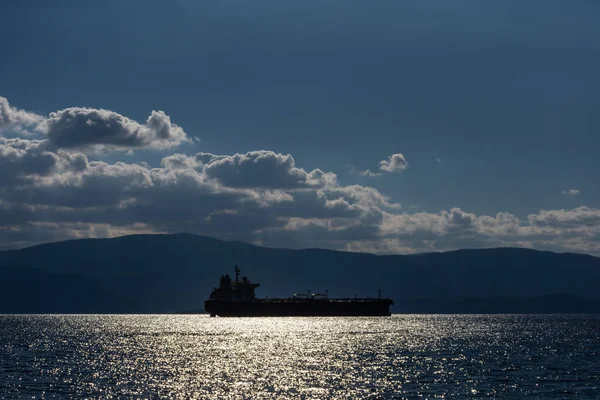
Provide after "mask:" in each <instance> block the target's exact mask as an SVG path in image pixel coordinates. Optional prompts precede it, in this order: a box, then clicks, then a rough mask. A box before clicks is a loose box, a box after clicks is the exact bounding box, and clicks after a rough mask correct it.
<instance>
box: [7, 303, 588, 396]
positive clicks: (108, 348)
mask: <svg viewBox="0 0 600 400" xmlns="http://www.w3.org/2000/svg"><path fill="white" fill-rule="evenodd" d="M598 332H600V318H599V317H597V316H516V315H512V316H511V315H508V316H451V315H450V316H441V315H440V316H436V315H433V316H414V315H413V316H411V315H402V316H400V315H396V316H393V317H391V318H385V317H383V318H381V317H375V318H209V317H207V316H203V315H192V316H182V315H173V316H168V315H135V316H96V315H75V316H0V339H1V341H0V356H1V357H0V398H10V397H11V396H12V397H18V396H24V395H28V396H30V397H32V396H33V397H34V398H37V397H40V396H42V394H43V396H44V397H45V398H53V397H56V398H59V397H93V398H110V397H122V396H126V397H141V398H240V399H241V398H255V399H256V398H275V397H292V398H307V399H308V398H344V399H346V398H414V397H415V396H417V395H421V396H422V397H424V398H445V397H452V398H456V397H457V396H461V397H462V396H464V397H473V396H475V397H488V396H491V397H494V396H501V397H503V398H507V397H509V398H510V397H512V398H521V397H524V396H533V397H535V398H539V397H547V398H565V397H572V398H578V399H581V398H597V397H596V396H597V393H598V391H599V390H600V357H599V356H600V343H599V341H598Z"/></svg>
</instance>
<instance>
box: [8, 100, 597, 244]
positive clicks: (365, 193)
mask: <svg viewBox="0 0 600 400" xmlns="http://www.w3.org/2000/svg"><path fill="white" fill-rule="evenodd" d="M7 104H8V103H7V102H5V103H2V107H3V110H2V113H3V117H2V118H3V121H4V124H5V125H4V126H9V125H10V126H16V125H19V124H21V126H26V125H27V126H30V125H32V124H36V123H39V119H37V118H36V117H35V116H34V117H32V116H31V115H29V114H28V113H26V112H22V111H19V110H15V109H13V108H10V107H9V106H8V105H7ZM6 110H8V111H6ZM82 110H83V111H82ZM71 118H73V119H74V120H72V119H71ZM49 120H53V121H56V122H51V123H49V122H48V121H49ZM6 121H9V122H6ZM28 124H29V125H28ZM102 124H109V125H110V126H109V127H106V126H104V127H103V128H102V126H101V125H102ZM113 124H116V125H117V127H114V126H113ZM59 128H60V129H59ZM10 129H14V128H10ZM40 129H41V128H40ZM94 129H100V130H99V131H95V130H94ZM180 129H181V128H179V127H176V126H175V125H173V124H171V123H170V120H168V117H167V116H166V115H164V114H161V113H155V114H153V115H152V116H151V117H150V118H149V119H148V121H147V122H146V123H145V124H144V125H140V124H138V123H136V122H135V121H131V120H129V119H127V118H125V117H122V116H119V115H118V114H115V113H113V112H111V111H106V110H91V109H79V108H77V109H75V108H73V109H67V110H63V111H62V112H59V113H55V114H54V116H52V115H51V118H49V119H48V120H46V121H45V122H44V130H45V132H46V134H47V136H45V137H42V138H41V139H27V138H20V137H13V138H7V137H1V136H0V243H2V246H3V248H12V247H20V246H24V245H30V244H34V243H38V242H44V241H50V240H59V239H67V238H77V237H109V236H115V235H119V234H126V233H133V232H180V231H189V232H195V233H200V234H206V235H211V236H217V237H222V238H228V239H238V240H247V241H251V242H256V243H262V244H265V245H269V246H285V247H327V248H334V249H346V250H351V251H369V252H377V253H396V252H402V253H410V252H419V251H433V250H451V249H456V248H463V247H498V246H521V247H533V248H539V249H551V250H560V251H565V250H567V251H583V252H587V253H592V254H600V210H599V209H596V208H591V207H578V208H574V209H563V210H541V211H539V212H538V213H535V214H531V215H529V216H528V217H527V218H525V219H520V218H518V217H517V216H515V215H513V214H510V213H505V212H499V213H497V214H495V215H477V214H474V213H470V212H467V211H463V210H462V209H460V208H452V209H450V210H442V211H439V212H437V213H431V212H418V213H408V212H404V211H403V209H402V207H401V205H400V204H398V203H396V202H394V201H393V200H392V199H391V198H389V197H388V196H385V195H384V194H382V193H381V192H379V191H378V190H377V189H375V188H373V187H368V186H361V185H350V186H342V185H340V184H339V182H338V180H337V176H336V175H335V174H334V173H331V172H325V171H322V170H320V169H313V170H305V169H304V168H301V167H299V166H297V165H296V162H295V160H294V158H293V157H292V156H291V155H289V154H279V153H275V152H273V151H268V150H258V151H252V152H248V153H239V154H233V155H215V154H210V153H197V154H195V155H185V154H179V153H178V154H172V155H170V156H168V157H164V158H163V159H162V162H161V166H160V167H159V168H152V167H151V166H150V165H149V164H147V163H145V162H141V161H140V162H137V163H126V162H121V161H116V162H106V161H99V160H90V159H88V157H87V156H86V155H85V154H84V153H82V152H81V151H80V150H79V148H84V149H89V148H90V146H91V147H94V146H108V147H110V148H113V147H116V148H137V147H162V146H170V145H171V144H173V145H174V144H176V143H180V142H181V141H183V140H187V139H186V136H185V134H184V133H183V131H182V130H180ZM77 132H78V133H77ZM56 135H58V136H56ZM78 135H82V136H83V138H81V137H79V136H78ZM61 143H62V145H61ZM136 146H137V147H136ZM118 155H119V154H117V156H118ZM406 166H407V163H406V160H405V159H404V157H403V156H402V155H401V154H394V155H392V156H391V157H389V159H388V160H384V161H382V165H381V167H382V170H384V171H387V172H393V171H399V170H402V169H405V168H406Z"/></svg>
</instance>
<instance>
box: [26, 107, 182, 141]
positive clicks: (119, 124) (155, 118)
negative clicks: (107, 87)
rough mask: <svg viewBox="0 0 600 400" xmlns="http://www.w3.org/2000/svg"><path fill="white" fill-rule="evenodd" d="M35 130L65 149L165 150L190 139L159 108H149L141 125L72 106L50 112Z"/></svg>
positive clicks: (105, 112) (113, 113) (123, 118)
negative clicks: (156, 109)
mask: <svg viewBox="0 0 600 400" xmlns="http://www.w3.org/2000/svg"><path fill="white" fill-rule="evenodd" d="M37 130H38V131H40V132H42V133H44V134H45V135H46V136H47V137H48V139H49V140H50V144H52V145H53V146H55V147H57V148H65V149H71V148H72V149H92V150H105V149H112V150H114V149H136V148H159V149H165V148H170V147H174V146H178V145H179V144H181V143H183V142H190V141H191V140H190V139H189V138H188V137H187V135H186V133H185V132H184V131H183V129H182V128H180V127H179V126H177V125H175V124H173V123H171V118H170V117H169V116H168V115H166V114H165V113H164V112H163V111H152V113H151V114H150V116H149V117H148V119H147V120H146V122H145V123H144V124H143V125H142V124H139V123H138V122H136V121H134V120H131V119H129V118H127V117H125V116H123V115H121V114H118V113H116V112H114V111H110V110H104V109H94V108H79V107H72V108H66V109H64V110H60V111H57V112H53V113H50V115H49V116H48V118H45V119H44V120H43V121H41V122H40V124H39V125H38V127H37Z"/></svg>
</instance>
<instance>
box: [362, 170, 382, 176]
mask: <svg viewBox="0 0 600 400" xmlns="http://www.w3.org/2000/svg"><path fill="white" fill-rule="evenodd" d="M360 176H368V177H377V176H381V172H371V170H369V169H367V170H365V171H363V172H361V173H360Z"/></svg>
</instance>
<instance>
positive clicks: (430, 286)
mask: <svg viewBox="0 0 600 400" xmlns="http://www.w3.org/2000/svg"><path fill="white" fill-rule="evenodd" d="M235 264H238V265H240V267H241V268H242V274H243V275H247V276H248V277H249V278H250V279H251V280H253V281H256V282H259V283H261V287H260V288H258V290H257V293H258V295H259V296H261V297H264V296H269V297H288V296H290V295H291V294H292V293H294V292H305V291H306V290H309V289H310V290H312V291H319V292H321V291H324V290H325V289H328V290H329V294H330V296H334V297H351V296H353V295H354V294H356V295H358V296H376V295H377V290H378V289H379V288H381V289H382V291H383V294H384V295H385V296H390V297H393V298H394V299H395V302H396V304H395V305H394V306H393V307H392V312H446V311H445V310H447V311H448V312H455V311H452V310H464V311H460V312H529V311H528V310H545V311H535V312H591V311H590V310H592V311H593V309H594V308H593V307H595V306H594V304H597V302H594V301H592V300H598V299H599V296H600V291H598V287H600V258H596V257H592V256H588V255H582V254H570V253H564V254H559V253H553V252H542V251H535V250H529V249H518V248H498V249H478V250H457V251H451V252H446V253H427V254H417V255H397V256H376V255H372V254H364V253H349V252H340V251H331V250H320V249H308V250H289V249H273V248H264V247H259V246H254V245H251V244H247V243H242V242H227V241H221V240H217V239H212V238H208V237H203V236H197V235H192V234H174V235H132V236H123V237H118V238H113V239H82V240H71V241H65V242H58V243H48V244H43V245H39V246H34V247H29V248H26V249H21V250H11V251H4V252H0V282H2V287H0V289H3V288H11V287H14V288H16V287H19V288H20V289H19V290H20V291H22V292H23V293H27V292H28V293H30V294H31V293H37V294H39V295H37V297H39V298H44V297H48V298H50V297H51V298H52V301H53V302H55V303H56V307H54V308H53V310H57V311H52V312H72V311H71V309H72V307H71V308H69V307H68V305H69V304H70V303H72V302H76V301H77V300H76V299H87V300H86V301H79V303H80V304H81V305H85V307H83V306H82V307H79V309H81V310H82V311H81V312H105V311H101V310H107V311H106V312H114V311H117V312H119V311H120V312H129V311H135V312H159V313H160V312H177V311H181V310H190V309H202V307H203V302H204V300H205V299H206V297H207V296H208V295H209V293H210V290H211V289H212V287H213V286H215V285H216V284H217V283H218V280H219V276H220V275H221V274H223V273H232V272H233V266H234V265H235ZM15 266H22V267H15ZM15 268H22V270H19V271H21V272H22V274H23V275H22V276H20V277H17V276H18V274H17V275H15ZM44 274H46V275H44ZM26 277H30V278H31V279H30V280H27V279H26ZM11 282H16V283H15V284H14V286H11V285H12V284H11ZM36 282H37V283H36ZM40 282H45V283H46V285H43V284H40ZM77 288H89V290H79V291H78V289H77ZM11 293H15V291H14V290H13V291H12V292H11ZM91 293H94V295H91ZM557 294H561V296H563V297H557V296H558V295H557ZM518 298H528V299H518ZM535 298H537V299H535ZM93 299H96V300H93ZM485 299H487V300H485ZM557 299H558V300H557ZM6 301H7V300H6V296H5V297H3V298H2V302H3V303H4V306H3V308H2V310H0V312H19V311H18V307H16V306H11V304H12V305H16V304H19V303H18V302H14V301H9V303H8V304H9V305H8V306H7V305H6ZM565 301H566V302H568V303H569V304H571V306H570V307H568V308H565V307H563V305H564V304H565ZM524 302H528V304H530V305H531V304H534V305H535V306H528V307H525V306H524V304H525V303H524ZM536 302H537V303H536ZM467 303H468V304H469V306H467ZM32 304H34V303H32ZM461 304H462V305H461ZM536 304H537V305H536ZM539 304H542V305H541V306H540V305H539ZM546 306H547V307H546ZM32 307H33V306H32ZM40 307H41V306H40ZM461 307H462V308H461ZM519 307H521V308H519ZM590 307H591V308H590ZM30 309H35V307H33V308H30ZM11 310H13V311H11ZM39 310H40V311H38V312H46V311H44V310H45V309H44V308H39ZM61 310H62V311H61ZM96 310H99V311H96ZM419 310H420V311H419ZM470 310H473V311H470ZM519 310H521V311H519ZM565 310H566V311H565ZM596 312H600V310H598V311H596Z"/></svg>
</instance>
